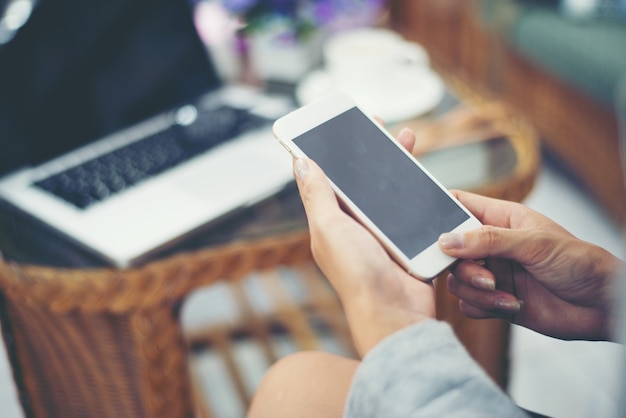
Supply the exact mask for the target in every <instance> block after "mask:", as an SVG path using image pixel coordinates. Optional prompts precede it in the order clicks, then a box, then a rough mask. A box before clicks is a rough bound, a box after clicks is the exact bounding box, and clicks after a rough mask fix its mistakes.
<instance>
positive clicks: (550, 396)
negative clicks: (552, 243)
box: [0, 0, 626, 418]
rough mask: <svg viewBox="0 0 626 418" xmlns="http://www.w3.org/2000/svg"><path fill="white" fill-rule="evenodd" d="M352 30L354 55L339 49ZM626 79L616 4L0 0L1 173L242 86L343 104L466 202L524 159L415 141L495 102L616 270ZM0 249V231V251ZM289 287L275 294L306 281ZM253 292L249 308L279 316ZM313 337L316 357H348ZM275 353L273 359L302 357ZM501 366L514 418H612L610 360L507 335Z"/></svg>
mask: <svg viewBox="0 0 626 418" xmlns="http://www.w3.org/2000/svg"><path fill="white" fill-rule="evenodd" d="M355 33H356V34H358V36H357V37H356V41H354V40H352V41H351V42H344V43H340V42H338V41H337V40H338V39H343V40H344V41H345V39H348V37H346V35H351V34H355ZM372 33H375V36H373V37H369V36H370V35H371V34H372ZM342 36H343V37H342ZM363 39H365V41H363ZM331 46H333V47H334V48H335V49H333V48H331ZM337 48H338V49H339V53H337V52H336V49H337ZM391 50H393V51H394V53H393V54H391V53H390V52H389V51H391ZM396 50H397V51H401V52H397V53H396V52H395V51H396ZM333 51H335V53H334V54H333ZM366 70H367V71H366ZM342 71H343V73H342ZM346 71H348V74H354V77H348V79H349V81H346V77H345V72H346ZM376 71H378V72H376ZM342 74H343V77H342ZM359 74H361V76H362V77H360V78H359V77H356V76H357V75H359ZM363 74H365V76H363ZM390 74H393V76H391V75H390ZM625 75H626V1H625V0H466V1H464V0H334V1H333V0H308V1H305V0H300V1H288V0H193V1H190V2H189V1H186V0H152V1H148V0H133V1H124V0H110V1H107V2H100V3H93V2H84V1H79V0H0V176H2V175H4V174H8V173H10V172H12V171H14V170H16V169H18V168H20V167H23V166H25V165H35V164H38V163H41V162H43V161H45V160H47V159H49V158H51V157H54V156H58V155H60V154H62V153H64V152H66V151H68V150H70V149H72V148H74V147H75V146H77V145H79V144H82V143H84V142H85V140H92V139H96V138H99V137H102V136H104V135H106V134H109V133H111V132H115V131H116V130H119V129H121V128H123V127H127V126H130V125H132V124H134V123H137V122H139V121H141V120H143V119H145V118H147V117H149V116H151V115H153V114H155V113H158V112H161V111H164V110H168V109H170V108H172V106H174V105H181V104H185V103H188V102H190V101H193V100H196V99H198V98H200V97H201V96H202V95H204V94H206V93H207V92H210V91H211V90H213V89H216V88H218V87H219V86H222V85H225V84H245V85H248V86H253V87H255V88H258V89H262V90H266V91H268V92H272V93H275V94H284V95H286V96H288V97H289V98H290V99H291V100H293V103H294V104H295V105H299V104H304V103H306V102H308V101H311V100H314V99H315V98H316V97H319V96H320V95H323V94H326V93H328V92H330V91H333V90H337V89H344V90H349V91H350V92H351V93H352V94H354V95H357V96H359V98H360V100H362V101H363V102H364V103H367V104H368V106H371V107H370V108H371V109H372V112H373V113H376V114H379V115H382V116H384V117H385V119H386V120H387V121H388V122H389V126H390V127H391V128H392V129H394V128H398V127H401V126H405V125H409V126H412V127H414V128H415V129H416V130H417V131H418V133H420V132H423V136H419V135H418V146H421V145H420V144H419V141H420V140H422V141H423V144H422V145H423V148H422V149H421V150H420V153H423V158H424V161H425V162H428V164H431V166H429V168H431V167H432V171H433V172H437V173H441V176H449V178H450V180H449V181H450V183H447V181H448V180H446V185H448V186H449V187H465V186H466V184H465V183H463V181H469V180H468V178H469V177H471V178H472V181H474V182H475V183H471V184H469V186H470V187H469V188H472V187H475V186H476V184H478V183H480V184H481V185H483V183H488V182H491V181H493V178H492V177H493V176H494V175H495V174H494V173H496V174H498V175H502V172H506V174H507V175H510V176H513V177H514V176H515V175H516V173H517V171H516V170H518V169H519V166H520V165H521V164H520V161H524V158H525V155H522V154H520V153H519V150H518V152H517V153H516V154H510V153H508V154H507V153H501V152H500V151H498V152H494V151H493V150H494V148H493V147H483V145H473V146H472V147H470V148H467V147H465V148H463V147H461V148H460V147H458V146H459V145H463V143H459V142H458V141H457V142H454V141H452V142H451V143H452V145H450V144H448V145H446V146H445V147H443V146H442V145H441V144H438V143H437V136H436V135H435V137H434V138H435V139H433V138H432V135H430V136H429V135H427V133H428V132H431V131H428V130H427V129H426V128H425V129H426V130H424V131H420V129H422V128H424V127H425V126H426V127H428V124H429V123H430V122H431V121H433V120H437V118H438V117H440V116H442V115H445V114H446V112H448V111H450V110H451V109H456V108H457V106H458V105H459V104H462V105H464V106H465V107H469V108H472V109H474V108H475V109H479V110H483V109H485V108H489V106H487V105H488V104H490V103H496V102H497V103H498V104H502V105H504V106H506V107H507V109H511V110H510V111H511V112H513V113H514V114H515V116H516V118H519V119H520V120H523V121H524V123H527V124H529V126H531V127H532V129H533V132H536V139H537V143H536V144H535V143H534V142H533V144H532V147H534V146H535V145H536V146H537V147H538V150H539V153H538V157H537V158H538V161H536V169H533V173H532V185H531V187H530V188H529V192H528V193H526V194H525V195H524V198H523V202H524V203H525V204H527V205H528V206H530V207H532V208H534V209H536V210H538V211H540V212H542V213H544V214H545V215H547V216H549V217H551V218H552V219H554V220H555V221H556V222H558V223H560V224H562V225H563V226H564V227H566V228H567V229H569V230H570V231H571V232H572V233H574V234H575V235H576V236H578V237H579V238H582V239H585V240H587V241H590V242H593V243H596V244H598V245H600V246H603V247H604V248H606V249H608V250H609V251H611V252H613V253H614V254H616V255H618V256H620V257H622V258H623V256H624V254H625V245H624V242H625V241H624V223H625V222H626V188H625V186H624V174H623V169H622V165H621V160H620V149H621V148H620V138H623V136H624V133H623V132H621V131H620V128H619V124H618V118H617V114H618V112H625V110H624V109H618V108H617V96H616V94H617V93H616V92H617V86H618V84H619V82H620V80H621V79H624V77H625ZM350 83H351V84H350ZM481 115H484V112H483V113H481ZM490 115H491V114H490ZM450 121H451V122H450V123H459V125H460V126H462V127H463V126H466V125H463V123H461V122H459V119H458V118H457V119H450ZM436 132H439V131H436ZM455 132H456V133H458V132H457V131H455ZM431 133H432V132H431ZM461 140H465V141H466V142H471V141H468V138H467V136H466V137H464V138H461ZM532 147H531V148H532ZM439 148H441V149H442V150H443V151H441V153H434V152H433V153H429V150H435V149H439ZM511 149H512V150H513V151H511V152H514V151H515V150H514V149H513V148H511ZM516 149H517V148H516ZM416 153H417V151H416ZM485 153H488V154H485ZM420 155H422V154H420ZM511 161H513V162H511ZM533 164H535V162H533V163H532V164H531V165H533ZM486 167H490V169H489V170H487V169H486ZM492 167H499V168H497V169H492ZM533 167H535V166H534V165H533ZM498 170H500V171H498ZM503 170H504V171H503ZM450 173H452V174H450ZM437 175H439V174H437ZM447 178H448V177H447ZM502 197H506V194H503V195H502ZM3 232H5V233H4V234H3ZM6 236H8V234H6V231H3V230H2V229H0V243H2V245H3V247H2V249H3V250H4V251H6V248H5V247H6V246H11V245H12V243H10V242H7V241H6V239H5V238H3V237H6ZM290 277H291V276H290V274H287V275H286V278H285V277H283V278H282V279H281V280H283V281H285V280H287V281H290V280H292V281H295V282H297V281H298V280H299V279H298V278H295V279H294V278H290ZM255 280H256V279H255V278H251V279H249V282H247V284H246V286H247V288H248V293H249V297H250V298H251V300H252V301H253V305H254V304H256V305H263V306H265V308H263V309H266V310H269V311H270V312H271V307H268V306H267V305H268V304H269V305H271V303H270V302H267V301H265V299H263V296H262V293H263V291H262V290H258V288H257V287H256V286H257V284H255V283H256V282H255ZM288 287H289V291H288V293H287V294H288V295H289V298H291V300H292V301H295V302H296V303H298V301H302V300H304V299H306V297H307V295H306V292H305V291H303V290H302V288H301V287H298V286H295V287H294V285H293V284H290V285H289V286H288ZM255 289H256V290H255ZM0 303H4V299H2V298H0ZM256 305H255V306H256ZM263 309H261V310H263ZM236 311H237V308H236V301H234V299H233V298H232V296H229V295H228V292H227V291H226V290H224V288H223V287H221V286H214V287H213V288H212V289H203V290H201V291H199V292H197V293H196V294H194V295H193V296H192V297H190V298H189V301H188V303H187V304H186V306H185V309H184V311H183V315H182V322H183V327H184V328H185V329H187V330H188V331H189V330H191V331H193V330H197V329H203V327H204V328H206V327H207V326H210V325H211V324H214V323H216V322H219V321H226V322H228V321H229V320H230V319H232V318H233V317H235V316H237V313H236ZM322 334H323V338H322V343H321V347H322V348H323V349H325V350H328V351H332V352H337V353H345V350H343V349H342V348H341V344H339V343H338V342H337V339H336V338H334V337H332V335H326V334H324V332H322ZM281 338H282V336H281ZM277 345H278V346H280V347H281V348H279V350H278V351H279V352H280V353H281V355H285V354H287V353H289V352H293V351H295V350H296V349H297V346H296V345H294V344H293V343H290V342H289V341H283V340H280V341H279V342H278V343H277ZM238 347H239V348H237V350H238V352H239V354H238V356H239V359H240V360H241V361H242V363H243V364H244V366H242V369H243V373H244V375H246V376H247V377H246V379H247V382H248V383H247V386H248V388H249V390H250V392H253V391H254V388H255V387H256V385H257V384H258V382H259V380H260V378H261V377H262V375H263V373H264V371H265V370H266V368H267V366H268V365H267V364H265V362H264V361H263V360H262V359H259V355H258V349H255V348H254V347H252V348H250V347H249V346H248V345H246V344H243V345H240V346H238ZM255 350H256V351H255ZM214 354H215V353H214V352H212V351H211V350H210V349H209V350H205V351H202V352H200V353H199V354H198V353H195V354H194V356H195V357H194V359H195V360H193V361H192V362H191V363H190V364H191V365H192V366H191V367H192V368H194V373H196V374H197V375H198V376H199V377H198V379H199V381H200V382H201V385H200V386H201V388H202V392H201V393H202V396H204V397H206V399H208V400H210V403H211V404H212V406H213V407H214V414H215V416H216V417H237V416H243V414H244V407H242V405H241V404H240V403H239V399H238V396H237V394H236V390H235V389H233V388H232V387H231V386H229V384H222V382H224V381H225V380H222V379H226V377H220V376H223V375H226V374H227V372H225V371H224V368H225V366H224V364H223V363H220V361H219V360H218V359H217V358H216V357H215V355H214ZM505 358H506V359H507V362H508V363H507V368H506V369H507V376H506V381H507V385H506V388H507V390H508V392H509V393H510V394H511V396H512V397H513V399H514V400H515V401H517V402H518V403H519V404H520V405H521V406H523V407H525V408H528V409H530V410H533V411H536V412H539V413H542V414H545V415H548V416H555V417H603V416H614V414H615V412H616V405H617V402H618V397H619V394H620V381H621V378H622V376H620V374H619V371H620V370H621V369H620V366H621V364H622V359H623V348H622V347H621V346H618V345H616V344H612V343H602V342H600V343H598V342H594V343H588V342H564V341H558V340H554V339H551V338H548V337H544V336H541V335H538V334H535V333H533V332H530V331H528V330H524V329H520V328H518V327H513V328H512V329H511V330H510V341H509V342H508V346H507V352H506V355H505ZM216 376H218V377H216ZM0 405H2V412H0V415H2V416H3V417H6V418H17V417H21V416H23V413H22V410H21V407H20V405H19V402H18V398H17V395H16V389H15V384H14V380H13V375H12V372H11V367H10V365H9V363H8V360H7V356H6V355H5V352H4V351H2V356H0Z"/></svg>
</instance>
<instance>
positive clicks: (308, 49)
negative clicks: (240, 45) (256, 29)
mask: <svg viewBox="0 0 626 418" xmlns="http://www.w3.org/2000/svg"><path fill="white" fill-rule="evenodd" d="M321 49H322V39H321V35H319V34H317V35H311V36H308V37H306V39H297V38H294V37H291V36H280V35H277V34H275V33H263V32H261V33H255V34H254V35H252V36H250V37H249V38H248V58H249V60H250V62H249V64H250V67H251V70H252V71H253V72H254V73H255V75H256V76H257V77H258V78H259V79H260V80H263V81H269V80H271V81H279V82H284V83H296V82H297V81H298V80H299V79H300V78H301V77H302V76H303V75H305V74H306V73H307V72H309V71H310V70H311V69H312V68H313V67H315V66H316V65H318V64H319V63H320V61H321Z"/></svg>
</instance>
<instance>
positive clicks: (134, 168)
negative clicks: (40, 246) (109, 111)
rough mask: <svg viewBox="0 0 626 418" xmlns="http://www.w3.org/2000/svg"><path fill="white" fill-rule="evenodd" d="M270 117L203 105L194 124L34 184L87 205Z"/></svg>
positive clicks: (148, 139)
mask: <svg viewBox="0 0 626 418" xmlns="http://www.w3.org/2000/svg"><path fill="white" fill-rule="evenodd" d="M269 123H270V120H269V119H265V118H263V117H260V116H257V115H254V114H252V113H250V112H248V111H247V110H244V109H238V108H233V107H229V106H223V107H219V108H217V109H212V110H210V111H205V110H200V111H199V112H198V117H197V119H196V120H195V121H194V122H193V123H191V124H189V125H178V124H175V125H173V126H171V127H169V128H167V129H166V130H164V131H161V132H158V133H156V134H154V135H151V136H148V137H146V138H144V139H141V140H139V141H137V142H133V143H130V144H128V145H126V146H124V147H122V148H118V149H115V150H113V151H111V152H109V153H107V154H103V155H101V156H99V157H97V158H95V159H92V160H89V161H87V162H85V163H82V164H80V165H78V166H74V167H71V168H69V169H67V170H65V171H62V172H59V173H56V174H54V175H52V176H50V177H47V178H45V179H43V180H39V181H37V182H36V183H35V185H36V186H37V187H39V188H41V189H43V190H46V191H47V192H49V193H52V194H54V195H55V196H58V197H60V198H61V199H63V200H65V201H67V202H69V203H71V204H73V205H74V206H76V207H78V208H80V209H84V208H86V207H88V206H89V205H91V204H93V203H96V202H99V201H102V200H104V199H106V198H108V197H110V196H112V195H114V194H116V193H119V192H121V191H122V190H124V189H127V188H128V187H131V186H133V185H135V184H137V183H140V182H142V181H143V180H146V179H148V178H150V177H153V176H156V175H158V174H160V173H163V172H164V171H166V170H168V169H170V168H172V167H175V166H177V165H179V164H180V163H182V162H184V161H187V160H189V159H191V158H193V157H195V156H197V155H199V154H201V153H204V152H205V151H207V150H209V149H210V148H213V147H215V146H217V145H219V144H222V143H224V142H226V141H228V140H230V139H233V138H236V137H237V136H239V135H241V134H243V133H245V132H248V131H250V130H253V129H255V128H259V127H261V126H263V125H267V124H269Z"/></svg>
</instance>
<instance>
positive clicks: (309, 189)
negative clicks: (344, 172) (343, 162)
mask: <svg viewBox="0 0 626 418" xmlns="http://www.w3.org/2000/svg"><path fill="white" fill-rule="evenodd" d="M293 171H294V176H295V178H296V183H297V185H298V190H299V191H300V197H301V199H302V204H303V205H304V210H305V211H306V214H307V217H308V218H309V220H310V219H315V218H318V217H319V216H321V215H323V214H324V213H326V212H327V210H328V208H332V207H337V208H338V207H339V204H338V203H337V198H336V197H335V192H334V191H333V189H332V188H331V187H330V183H329V182H328V178H327V177H326V175H325V174H324V172H323V171H322V169H321V168H319V166H318V165H317V164H315V162H313V161H312V160H310V159H308V158H298V159H296V160H294V163H293Z"/></svg>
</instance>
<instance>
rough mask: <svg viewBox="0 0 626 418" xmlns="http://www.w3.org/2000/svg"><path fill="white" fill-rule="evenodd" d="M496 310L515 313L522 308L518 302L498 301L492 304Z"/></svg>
mask: <svg viewBox="0 0 626 418" xmlns="http://www.w3.org/2000/svg"><path fill="white" fill-rule="evenodd" d="M494 306H495V307H496V309H499V310H501V311H506V312H509V313H517V312H519V311H520V309H521V308H522V304H521V303H520V301H518V300H510V299H498V300H496V302H495V303H494Z"/></svg>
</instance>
